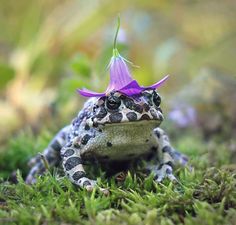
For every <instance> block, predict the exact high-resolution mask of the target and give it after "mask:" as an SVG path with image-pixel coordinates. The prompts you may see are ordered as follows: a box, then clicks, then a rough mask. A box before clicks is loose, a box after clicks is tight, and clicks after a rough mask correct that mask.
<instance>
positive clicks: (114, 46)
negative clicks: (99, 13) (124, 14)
mask: <svg viewBox="0 0 236 225" xmlns="http://www.w3.org/2000/svg"><path fill="white" fill-rule="evenodd" d="M119 30H120V15H118V18H117V28H116V34H115V38H114V44H113V50H115V49H116V41H117V36H118V33H119ZM117 52H118V51H117ZM113 53H114V51H113Z"/></svg>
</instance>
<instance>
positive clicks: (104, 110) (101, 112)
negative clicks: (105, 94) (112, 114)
mask: <svg viewBox="0 0 236 225" xmlns="http://www.w3.org/2000/svg"><path fill="white" fill-rule="evenodd" d="M106 115H107V111H106V109H105V108H104V107H100V111H99V113H98V114H97V115H96V117H97V118H98V119H102V118H104V117H105V116H106Z"/></svg>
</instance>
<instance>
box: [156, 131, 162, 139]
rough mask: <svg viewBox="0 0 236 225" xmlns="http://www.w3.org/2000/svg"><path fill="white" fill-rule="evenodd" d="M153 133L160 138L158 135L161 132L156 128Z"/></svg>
mask: <svg viewBox="0 0 236 225" xmlns="http://www.w3.org/2000/svg"><path fill="white" fill-rule="evenodd" d="M155 135H156V136H157V137H158V138H160V136H161V134H160V132H159V131H158V130H155Z"/></svg>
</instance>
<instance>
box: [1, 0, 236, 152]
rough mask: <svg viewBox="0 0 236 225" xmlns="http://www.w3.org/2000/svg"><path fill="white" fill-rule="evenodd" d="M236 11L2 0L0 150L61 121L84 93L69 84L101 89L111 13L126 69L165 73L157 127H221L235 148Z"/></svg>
mask: <svg viewBox="0 0 236 225" xmlns="http://www.w3.org/2000/svg"><path fill="white" fill-rule="evenodd" d="M235 12H236V3H235V1H233V0H227V1H211V0H206V1H151V0H147V1H143V0H137V1H124V0H119V1H109V0H104V1H101V0H100V1H96V0H95V1H94V0H93V1H91V0H86V1H85V0H84V1H82V0H75V1H65V0H64V1H63V0H60V1H59V0H47V1H46V0H41V1H39V0H36V1H26V0H21V1H17V2H16V1H13V0H8V1H6V0H4V1H1V7H0V88H1V91H0V118H1V119H0V133H1V136H0V143H1V146H2V148H1V149H2V150H0V151H6V149H7V148H5V146H6V145H7V144H8V142H9V141H11V140H14V139H15V137H17V136H18V134H19V133H21V132H22V130H27V129H30V130H32V131H33V133H34V134H36V135H37V134H38V133H39V132H40V131H41V130H42V128H44V129H45V128H46V129H48V130H52V131H56V130H58V129H59V128H61V127H62V126H64V125H65V124H67V123H69V122H70V121H71V119H72V118H73V117H74V116H75V115H76V114H77V112H78V110H80V108H81V106H82V104H83V102H84V100H86V99H85V98H83V97H80V96H79V95H78V94H77V93H76V88H78V87H80V88H81V87H87V88H89V89H92V90H94V91H103V90H104V89H105V88H106V86H107V84H108V73H107V70H106V66H107V64H108V63H109V59H110V57H111V53H112V43H113V38H114V34H115V29H116V19H117V15H118V14H120V17H121V30H120V33H119V37H118V46H119V49H120V52H121V54H122V55H123V56H124V57H125V58H127V59H129V60H130V61H132V62H133V63H134V64H136V65H139V66H140V68H130V69H131V70H132V73H133V76H134V78H135V79H137V80H138V82H139V83H140V84H142V85H150V84H152V83H153V82H156V81H157V80H159V79H161V78H162V77H164V75H166V74H170V75H171V77H170V79H169V80H168V82H166V83H165V85H163V87H161V88H160V93H161V95H162V96H163V103H162V107H163V108H164V111H165V115H166V122H165V123H164V126H166V127H168V129H169V130H170V132H172V133H173V134H176V135H178V134H179V133H180V132H179V130H180V129H181V130H183V131H185V130H186V129H190V130H196V133H198V134H201V135H202V137H203V139H209V138H211V137H212V135H215V134H217V135H220V136H221V137H222V139H223V140H224V141H225V140H229V144H230V146H231V145H232V146H233V147H232V149H233V150H232V151H236V150H235V149H236V147H235V145H234V143H233V138H232V137H233V135H235V127H236V119H235V113H236V106H235V102H236V94H235V88H236V79H235V76H236V75H235V74H236V66H235V58H236V51H235V47H236V46H235V45H236V39H235V36H236V23H235ZM28 138H29V139H30V138H32V139H33V138H34V137H33V136H32V137H30V136H28Z"/></svg>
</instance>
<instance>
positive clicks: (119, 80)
mask: <svg viewBox="0 0 236 225" xmlns="http://www.w3.org/2000/svg"><path fill="white" fill-rule="evenodd" d="M125 61H126V60H125V59H124V58H123V57H122V56H121V55H120V54H119V53H118V51H117V49H114V50H113V57H112V58H111V61H110V64H109V68H110V83H109V85H108V87H107V89H106V91H105V92H102V93H97V92H94V91H90V90H87V89H82V90H80V89H78V92H79V93H80V94H81V95H82V96H85V97H100V96H106V95H108V94H109V93H110V92H112V91H119V92H121V93H123V94H125V95H128V96H132V95H136V94H140V93H141V92H142V91H144V90H147V89H153V90H154V89H156V88H158V87H160V86H161V85H162V84H163V83H164V82H165V81H166V80H167V79H168V75H167V76H165V77H164V78H163V79H161V80H160V81H158V82H157V83H155V84H153V85H151V86H147V87H144V86H139V84H138V82H137V81H136V80H134V79H133V78H132V77H131V74H130V72H129V68H128V66H127V64H126V62H125Z"/></svg>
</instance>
